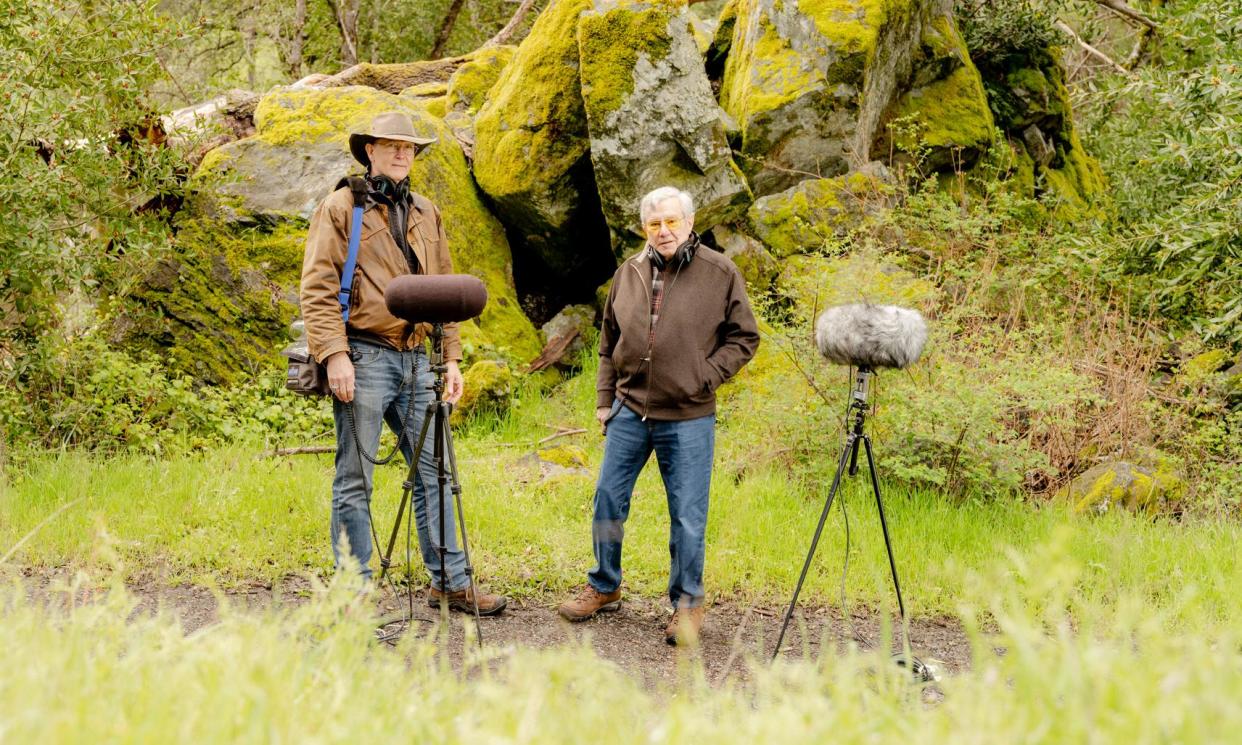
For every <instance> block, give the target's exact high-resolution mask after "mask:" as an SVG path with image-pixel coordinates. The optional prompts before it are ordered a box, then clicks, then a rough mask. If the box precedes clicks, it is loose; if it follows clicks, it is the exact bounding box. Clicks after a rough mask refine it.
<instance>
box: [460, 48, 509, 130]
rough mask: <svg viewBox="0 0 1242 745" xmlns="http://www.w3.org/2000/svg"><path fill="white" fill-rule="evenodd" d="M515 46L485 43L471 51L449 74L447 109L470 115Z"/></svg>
mask: <svg viewBox="0 0 1242 745" xmlns="http://www.w3.org/2000/svg"><path fill="white" fill-rule="evenodd" d="M515 54H517V47H515V46H510V45H503V46H495V47H485V48H483V49H480V50H479V51H477V52H474V53H473V54H471V55H470V60H469V61H468V62H466V63H465V64H464V65H462V66H461V67H459V68H457V71H456V72H454V73H453V76H452V77H451V78H449V81H448V88H447V91H446V94H447V95H448V99H447V100H446V102H445V103H446V106H447V108H448V111H449V112H453V113H460V114H465V115H467V116H469V117H473V116H474V115H475V114H477V113H478V112H479V109H480V108H481V107H482V106H483V101H484V99H485V98H486V96H487V92H488V91H490V90H491V89H492V86H493V85H495V84H496V81H497V80H498V79H499V78H500V73H501V72H503V71H504V69H505V67H507V66H508V64H509V63H510V62H512V61H513V56H514V55H515Z"/></svg>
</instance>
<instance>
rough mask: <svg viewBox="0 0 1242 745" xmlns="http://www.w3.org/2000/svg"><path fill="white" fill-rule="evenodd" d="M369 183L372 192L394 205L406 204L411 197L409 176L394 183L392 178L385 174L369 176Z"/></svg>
mask: <svg viewBox="0 0 1242 745" xmlns="http://www.w3.org/2000/svg"><path fill="white" fill-rule="evenodd" d="M367 183H368V184H369V185H370V187H371V191H373V192H375V193H376V194H378V195H380V196H381V197H384V198H385V199H387V200H389V201H391V202H394V203H396V202H404V201H405V200H406V199H409V197H410V179H409V177H408V176H407V177H405V178H403V179H401V180H400V181H393V180H392V178H390V177H388V176H385V175H383V174H380V175H379V176H368V177H367Z"/></svg>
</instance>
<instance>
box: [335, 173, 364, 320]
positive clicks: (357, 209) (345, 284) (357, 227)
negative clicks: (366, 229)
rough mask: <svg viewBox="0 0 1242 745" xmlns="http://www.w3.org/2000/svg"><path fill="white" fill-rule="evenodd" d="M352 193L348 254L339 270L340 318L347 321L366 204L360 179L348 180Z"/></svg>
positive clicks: (338, 298) (362, 183)
mask: <svg viewBox="0 0 1242 745" xmlns="http://www.w3.org/2000/svg"><path fill="white" fill-rule="evenodd" d="M349 188H350V190H351V191H352V192H353V193H354V215H353V217H352V218H351V219H350V222H349V255H348V256H346V257H345V269H344V270H343V271H342V272H341V294H340V295H338V296H337V300H339V301H340V303H341V320H343V321H345V322H346V323H349V295H350V293H351V292H352V291H353V289H354V269H355V268H356V267H357V266H358V244H359V243H361V242H362V210H363V207H365V206H366V186H365V183H364V182H363V180H362V179H353V178H351V179H350V180H349Z"/></svg>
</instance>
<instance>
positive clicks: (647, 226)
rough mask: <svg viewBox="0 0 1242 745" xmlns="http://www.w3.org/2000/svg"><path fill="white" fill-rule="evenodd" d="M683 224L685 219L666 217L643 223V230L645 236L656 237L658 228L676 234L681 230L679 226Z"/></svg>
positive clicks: (658, 231)
mask: <svg viewBox="0 0 1242 745" xmlns="http://www.w3.org/2000/svg"><path fill="white" fill-rule="evenodd" d="M685 224H686V218H684V217H666V218H664V219H662V220H658V219H655V218H652V219H650V220H648V221H647V222H645V223H643V230H646V231H647V235H658V234H659V233H660V227H661V226H663V227H666V228H668V229H669V230H671V231H672V232H674V233H676V232H677V231H678V230H680V229H681V226H682V225H685Z"/></svg>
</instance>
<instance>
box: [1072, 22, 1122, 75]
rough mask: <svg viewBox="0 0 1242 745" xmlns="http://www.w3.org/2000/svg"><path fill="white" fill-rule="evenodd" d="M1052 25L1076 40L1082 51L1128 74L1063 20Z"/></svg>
mask: <svg viewBox="0 0 1242 745" xmlns="http://www.w3.org/2000/svg"><path fill="white" fill-rule="evenodd" d="M1053 25H1054V26H1056V27H1057V30H1058V31H1060V32H1061V33H1063V34H1065V35H1066V36H1068V37H1069V38H1071V39H1073V40H1074V41H1076V42H1078V46H1080V47H1082V48H1083V51H1085V52H1086V53H1087V54H1089V55H1091V56H1092V57H1094V58H1096V59H1097V60H1099V61H1101V62H1103V63H1104V64H1106V65H1108V66H1109V67H1111V68H1113V69H1114V70H1116V71H1117V72H1119V73H1121V74H1122V75H1129V74H1130V71H1129V70H1127V69H1126V68H1124V67H1122V66H1121V65H1119V64H1117V63H1116V62H1114V61H1113V59H1112V58H1111V57H1109V56H1108V55H1107V54H1104V53H1103V52H1101V51H1100V50H1098V49H1096V48H1095V47H1093V46H1091V45H1090V44H1088V43H1087V42H1086V41H1084V40H1083V38H1082V37H1081V36H1079V35H1078V34H1077V33H1075V32H1074V29H1072V28H1070V27H1069V24H1067V23H1065V22H1064V21H1057V22H1056V23H1055V24H1053Z"/></svg>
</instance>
